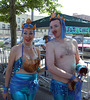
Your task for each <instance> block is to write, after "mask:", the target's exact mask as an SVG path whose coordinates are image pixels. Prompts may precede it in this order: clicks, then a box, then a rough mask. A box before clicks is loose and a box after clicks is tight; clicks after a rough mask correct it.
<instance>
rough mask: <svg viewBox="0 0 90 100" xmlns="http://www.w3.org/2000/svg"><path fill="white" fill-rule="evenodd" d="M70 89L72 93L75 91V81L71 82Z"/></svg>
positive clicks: (69, 83)
mask: <svg viewBox="0 0 90 100" xmlns="http://www.w3.org/2000/svg"><path fill="white" fill-rule="evenodd" d="M68 88H69V90H70V91H72V90H74V89H75V82H74V81H69V82H68Z"/></svg>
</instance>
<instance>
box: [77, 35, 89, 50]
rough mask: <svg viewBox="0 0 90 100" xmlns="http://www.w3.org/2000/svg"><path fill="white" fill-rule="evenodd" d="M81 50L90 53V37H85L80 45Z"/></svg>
mask: <svg viewBox="0 0 90 100" xmlns="http://www.w3.org/2000/svg"><path fill="white" fill-rule="evenodd" d="M78 48H79V50H82V48H83V50H84V51H87V50H88V51H90V37H84V39H83V42H82V43H80V44H78Z"/></svg>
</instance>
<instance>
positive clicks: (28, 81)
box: [10, 73, 38, 94]
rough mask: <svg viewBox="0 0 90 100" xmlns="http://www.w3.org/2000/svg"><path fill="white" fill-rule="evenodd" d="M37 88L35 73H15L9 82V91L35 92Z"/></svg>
mask: <svg viewBox="0 0 90 100" xmlns="http://www.w3.org/2000/svg"><path fill="white" fill-rule="evenodd" d="M37 89H38V80H37V73H35V74H29V75H28V74H21V73H15V74H14V75H13V77H12V79H11V82H10V93H11V94H14V93H15V92H17V91H21V92H22V93H26V94H35V93H36V92H37Z"/></svg>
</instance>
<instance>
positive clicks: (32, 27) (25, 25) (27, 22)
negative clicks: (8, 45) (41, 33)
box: [21, 18, 36, 36]
mask: <svg viewBox="0 0 90 100" xmlns="http://www.w3.org/2000/svg"><path fill="white" fill-rule="evenodd" d="M31 22H32V21H31V20H30V19H29V18H28V19H27V20H26V23H24V24H22V33H21V36H22V34H23V30H24V29H33V30H34V34H35V28H36V24H35V25H34V26H33V25H32V24H31Z"/></svg>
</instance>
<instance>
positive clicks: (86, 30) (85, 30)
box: [66, 26, 90, 34]
mask: <svg viewBox="0 0 90 100" xmlns="http://www.w3.org/2000/svg"><path fill="white" fill-rule="evenodd" d="M66 34H90V27H74V26H66Z"/></svg>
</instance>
